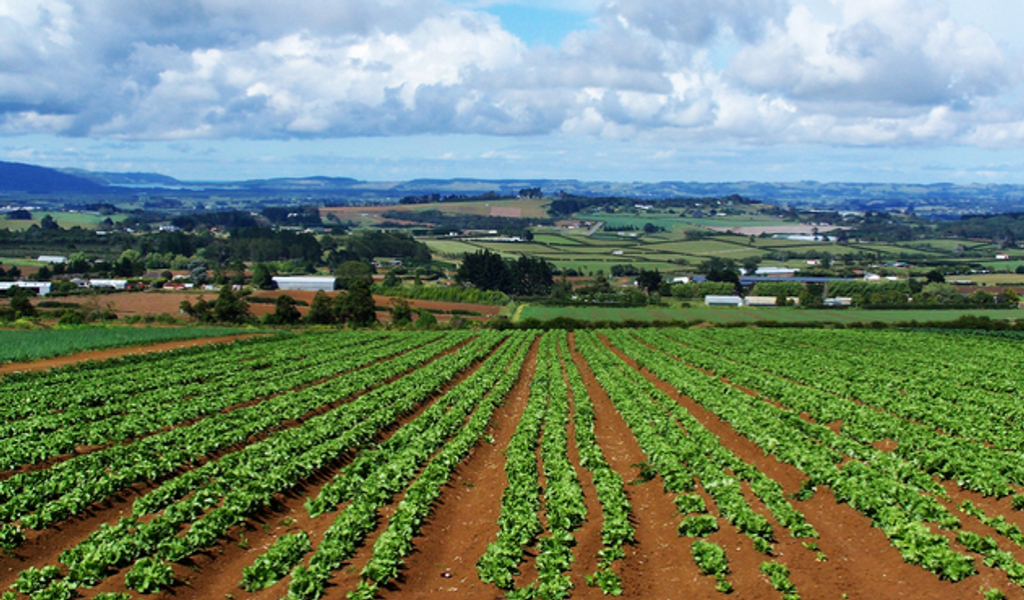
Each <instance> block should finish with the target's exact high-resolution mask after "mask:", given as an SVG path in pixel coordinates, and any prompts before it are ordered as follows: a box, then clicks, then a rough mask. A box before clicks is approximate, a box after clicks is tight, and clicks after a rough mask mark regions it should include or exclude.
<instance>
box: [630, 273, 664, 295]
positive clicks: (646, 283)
mask: <svg viewBox="0 0 1024 600" xmlns="http://www.w3.org/2000/svg"><path fill="white" fill-rule="evenodd" d="M636 284H637V285H638V286H640V288H641V289H643V290H644V291H646V292H647V295H648V296H650V295H651V294H653V293H654V292H657V291H658V289H659V288H660V287H661V272H660V271H658V270H657V269H654V270H653V271H648V270H647V269H640V275H638V276H637V278H636Z"/></svg>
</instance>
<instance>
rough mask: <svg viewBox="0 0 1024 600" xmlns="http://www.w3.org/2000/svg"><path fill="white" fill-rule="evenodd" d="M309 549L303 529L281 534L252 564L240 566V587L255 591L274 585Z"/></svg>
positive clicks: (309, 545) (306, 534)
mask: <svg viewBox="0 0 1024 600" xmlns="http://www.w3.org/2000/svg"><path fill="white" fill-rule="evenodd" d="M311 549H312V545H311V544H310V542H309V534H308V533H306V532H305V531H300V532H298V533H293V534H288V535H283V536H281V537H280V538H278V540H277V541H276V542H274V544H273V545H271V546H270V548H268V549H267V551H266V552H264V553H263V554H261V555H259V556H257V557H256V561H255V562H254V563H253V564H252V565H250V566H247V567H244V568H242V582H241V584H240V585H241V587H243V588H244V589H245V590H246V591H249V592H255V591H258V590H262V589H263V588H266V587H270V586H271V585H274V584H275V583H277V582H278V581H280V580H281V578H282V577H284V576H285V575H287V574H288V571H290V570H291V569H292V567H294V566H295V565H296V564H297V563H298V562H299V561H300V560H302V557H303V556H304V555H305V554H306V553H307V552H309V551H310V550H311Z"/></svg>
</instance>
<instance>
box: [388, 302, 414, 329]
mask: <svg viewBox="0 0 1024 600" xmlns="http://www.w3.org/2000/svg"><path fill="white" fill-rule="evenodd" d="M389 311H390V312H391V324H392V325H397V326H399V327H403V326H405V325H409V324H410V323H412V308H410V307H409V302H407V301H406V299H405V298H395V299H392V300H391V308H390V309H389Z"/></svg>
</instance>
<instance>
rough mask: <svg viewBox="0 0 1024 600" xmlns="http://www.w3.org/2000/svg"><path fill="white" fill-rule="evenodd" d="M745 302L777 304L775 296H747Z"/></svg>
mask: <svg viewBox="0 0 1024 600" xmlns="http://www.w3.org/2000/svg"><path fill="white" fill-rule="evenodd" d="M743 302H744V304H746V305H747V306H775V296H747V297H746V298H744V299H743Z"/></svg>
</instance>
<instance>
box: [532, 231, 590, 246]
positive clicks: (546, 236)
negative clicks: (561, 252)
mask: <svg viewBox="0 0 1024 600" xmlns="http://www.w3.org/2000/svg"><path fill="white" fill-rule="evenodd" d="M533 241H534V242H537V243H539V244H550V245H552V246H582V245H583V244H582V242H580V241H579V240H576V239H573V238H571V237H568V236H565V235H559V234H556V233H537V234H534V236H533Z"/></svg>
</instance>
